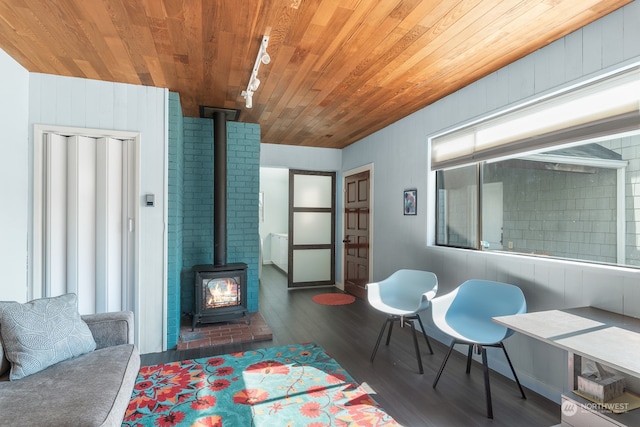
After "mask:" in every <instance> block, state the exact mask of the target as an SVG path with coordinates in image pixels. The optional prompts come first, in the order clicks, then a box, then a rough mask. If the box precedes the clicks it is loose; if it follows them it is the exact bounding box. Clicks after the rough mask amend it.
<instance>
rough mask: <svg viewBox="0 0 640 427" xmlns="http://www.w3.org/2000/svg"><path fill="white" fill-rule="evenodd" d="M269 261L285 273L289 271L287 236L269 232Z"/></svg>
mask: <svg viewBox="0 0 640 427" xmlns="http://www.w3.org/2000/svg"><path fill="white" fill-rule="evenodd" d="M271 262H272V263H273V264H274V265H275V266H276V267H278V268H279V269H280V270H282V271H284V272H285V273H286V272H287V271H289V236H288V235H286V234H280V233H271Z"/></svg>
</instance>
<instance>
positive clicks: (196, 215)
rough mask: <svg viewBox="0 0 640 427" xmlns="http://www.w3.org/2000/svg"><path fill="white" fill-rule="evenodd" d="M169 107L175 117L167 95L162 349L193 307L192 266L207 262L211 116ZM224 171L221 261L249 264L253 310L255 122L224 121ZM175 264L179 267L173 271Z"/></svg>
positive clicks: (175, 101)
mask: <svg viewBox="0 0 640 427" xmlns="http://www.w3.org/2000/svg"><path fill="white" fill-rule="evenodd" d="M172 95H173V94H172ZM174 110H177V111H178V112H179V115H180V116H181V114H182V112H181V111H182V109H181V107H180V102H179V97H177V96H170V114H169V115H170V118H169V121H170V124H169V145H170V148H169V156H170V158H169V220H168V221H169V224H168V227H169V228H168V231H169V260H168V262H169V264H168V267H169V270H170V271H169V273H168V275H169V284H168V286H169V294H168V301H167V303H168V307H169V317H170V318H169V319H168V331H167V339H168V342H167V346H168V348H173V347H175V346H176V345H177V342H178V335H179V330H180V316H181V315H182V314H185V313H190V312H191V311H192V309H193V302H194V298H195V296H194V289H193V280H194V275H193V272H192V267H193V266H194V265H198V264H211V263H212V262H213V120H210V119H201V118H193V117H184V118H182V117H181V120H179V119H178V118H177V117H174ZM180 126H182V129H180ZM179 133H181V134H182V140H181V142H180V138H179V136H178V135H177V134H179ZM172 137H175V142H174V140H173V139H172ZM174 145H175V147H174V148H175V149H172V147H173V146H174ZM227 173H228V177H227V228H228V229H227V261H228V262H229V263H232V262H244V263H246V264H247V265H248V266H249V268H248V271H247V285H248V286H247V302H248V309H249V311H250V312H256V311H258V262H259V251H260V237H259V233H258V193H259V190H260V126H259V125H257V124H252V123H238V122H228V123H227ZM177 248H179V250H178V249H177ZM176 265H179V266H180V269H179V271H178V269H177V268H175V266H176Z"/></svg>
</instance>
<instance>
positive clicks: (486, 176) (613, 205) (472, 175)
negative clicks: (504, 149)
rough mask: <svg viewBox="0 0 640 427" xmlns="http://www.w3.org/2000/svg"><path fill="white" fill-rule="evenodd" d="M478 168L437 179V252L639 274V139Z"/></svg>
mask: <svg viewBox="0 0 640 427" xmlns="http://www.w3.org/2000/svg"><path fill="white" fill-rule="evenodd" d="M479 165H480V168H481V173H480V174H478V173H477V172H476V168H477V165H472V166H466V167H462V168H457V169H451V170H439V171H437V174H436V185H437V194H436V198H437V200H436V205H437V209H438V211H437V220H436V222H437V233H436V243H437V244H439V245H446V246H455V247H465V248H473V249H481V250H489V251H509V252H514V253H520V254H529V255H537V256H550V257H556V258H565V259H575V260H582V261H590V262H598V263H608V264H618V265H627V266H640V233H638V231H637V230H638V225H640V135H631V136H624V137H619V138H612V139H610V140H605V141H598V142H597V143H595V142H591V143H585V144H582V145H573V146H567V147H564V148H554V149H553V150H548V151H545V152H543V153H536V154H529V155H527V154H525V155H520V156H519V157H517V158H512V159H507V160H502V161H495V162H486V163H485V162H483V163H480V164H479ZM479 177H482V178H481V183H482V187H481V190H482V191H481V195H480V201H481V202H480V203H479V204H478V203H477V196H475V194H476V193H477V182H478V180H479V179H480V178H479ZM477 224H481V227H480V232H478V226H477Z"/></svg>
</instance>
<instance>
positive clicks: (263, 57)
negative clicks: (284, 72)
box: [242, 35, 271, 108]
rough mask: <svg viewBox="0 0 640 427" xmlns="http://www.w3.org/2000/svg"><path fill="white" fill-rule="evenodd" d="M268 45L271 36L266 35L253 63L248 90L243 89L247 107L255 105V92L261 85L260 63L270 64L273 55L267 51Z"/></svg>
mask: <svg viewBox="0 0 640 427" xmlns="http://www.w3.org/2000/svg"><path fill="white" fill-rule="evenodd" d="M268 45H269V36H267V35H265V36H263V37H262V42H261V43H260V50H259V51H258V56H257V57H256V62H255V64H254V65H253V70H252V71H251V77H249V83H248V84H247V90H243V91H242V97H243V98H244V99H245V106H246V107H247V108H251V107H253V93H254V92H255V91H256V90H258V87H260V79H259V78H258V69H259V68H260V64H268V63H269V62H271V56H269V54H268V53H267V46H268Z"/></svg>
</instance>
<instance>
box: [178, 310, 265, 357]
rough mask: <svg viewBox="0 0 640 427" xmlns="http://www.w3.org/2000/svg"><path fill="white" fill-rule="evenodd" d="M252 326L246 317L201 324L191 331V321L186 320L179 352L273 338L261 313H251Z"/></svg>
mask: <svg viewBox="0 0 640 427" xmlns="http://www.w3.org/2000/svg"><path fill="white" fill-rule="evenodd" d="M250 317H251V324H250V325H247V319H246V317H241V318H239V319H236V320H232V321H230V322H222V323H212V324H200V325H197V326H196V328H195V329H194V330H193V331H192V330H191V319H186V322H184V323H183V324H182V326H181V328H180V338H179V339H178V350H186V349H189V348H200V347H213V346H216V345H222V344H230V343H242V342H250V341H268V340H270V339H272V338H273V336H272V334H271V328H269V325H267V323H266V322H265V321H264V319H263V318H262V315H260V313H251V314H250Z"/></svg>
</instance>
